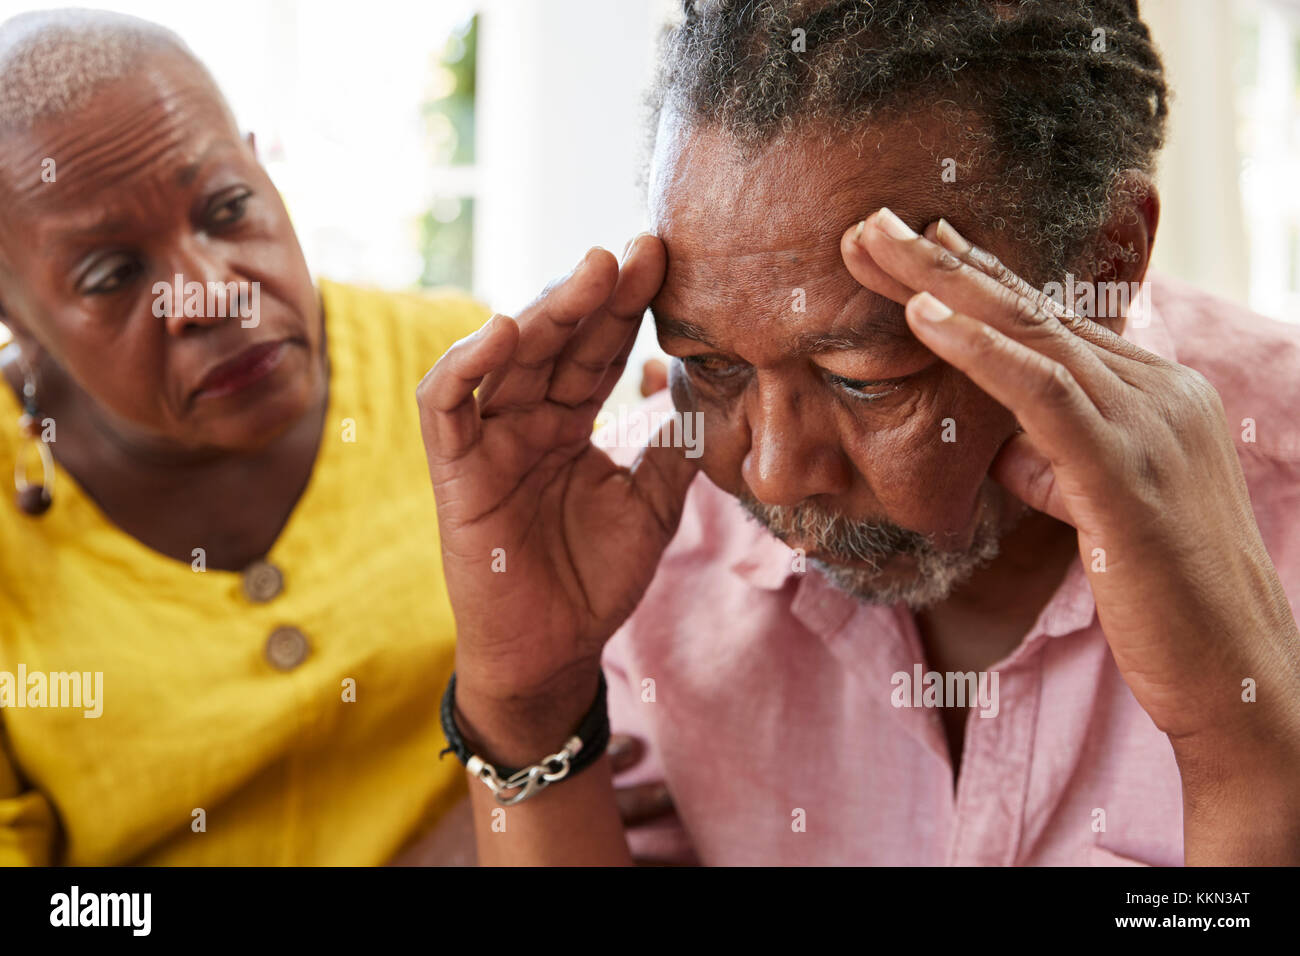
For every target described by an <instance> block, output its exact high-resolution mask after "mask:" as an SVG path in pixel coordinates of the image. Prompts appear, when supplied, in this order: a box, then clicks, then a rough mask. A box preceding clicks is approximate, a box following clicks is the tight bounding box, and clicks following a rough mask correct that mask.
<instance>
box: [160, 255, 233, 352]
mask: <svg viewBox="0 0 1300 956" xmlns="http://www.w3.org/2000/svg"><path fill="white" fill-rule="evenodd" d="M178 276H179V279H178V278H177V277H178ZM167 279H168V281H169V283H170V284H171V285H172V307H171V312H170V313H169V314H168V315H167V317H166V319H165V321H166V323H167V331H168V333H170V334H171V335H181V334H183V333H185V332H187V331H189V330H190V329H200V328H205V327H207V326H210V325H220V324H221V323H222V322H229V321H230V319H231V317H232V316H238V315H239V299H238V297H237V295H236V297H235V300H234V302H233V303H232V302H231V301H230V299H231V296H230V295H229V294H228V293H229V292H230V291H232V290H234V289H238V288H239V286H238V285H234V286H231V285H229V283H231V282H234V281H235V277H234V275H233V274H232V270H231V269H230V268H229V266H228V265H227V264H226V262H225V260H224V259H223V258H222V257H221V256H219V255H218V254H217V253H216V252H215V251H214V250H212V249H209V248H206V247H205V246H204V244H203V243H202V242H201V241H200V240H198V239H187V240H183V241H182V244H181V245H180V246H179V247H178V248H176V250H175V254H174V255H173V256H172V257H171V268H170V270H169V272H168V276H167ZM191 283H196V284H197V286H195V285H191ZM178 285H179V289H178V288H177V286H178ZM200 289H201V290H202V292H201V299H202V302H201V304H200V305H199V306H198V307H197V308H195V306H194V304H193V302H194V300H193V299H192V297H191V296H190V294H189V293H190V292H194V293H195V294H196V296H197V295H200V293H199V290H200ZM209 290H213V291H212V292H211V293H210V292H209ZM178 293H179V294H178ZM217 293H220V294H217ZM187 302H189V303H190V307H189V308H188V309H187V308H186V304H187Z"/></svg>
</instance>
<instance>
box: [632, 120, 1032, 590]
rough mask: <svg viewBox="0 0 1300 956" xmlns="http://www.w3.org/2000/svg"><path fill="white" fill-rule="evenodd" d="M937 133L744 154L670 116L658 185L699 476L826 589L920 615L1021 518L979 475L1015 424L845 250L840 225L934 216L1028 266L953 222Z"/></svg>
mask: <svg viewBox="0 0 1300 956" xmlns="http://www.w3.org/2000/svg"><path fill="white" fill-rule="evenodd" d="M936 135H938V134H937V132H936V133H931V134H930V135H929V136H928V138H927V135H926V131H925V130H923V129H918V128H916V127H915V126H910V125H909V126H902V127H886V128H884V129H883V130H882V131H881V135H880V136H879V138H878V139H868V140H867V141H866V145H865V146H864V147H863V148H862V150H861V152H859V150H858V149H856V148H855V147H854V146H853V145H852V144H849V143H843V144H840V145H835V146H829V147H828V146H826V145H824V144H823V143H822V142H821V141H820V140H819V139H817V138H800V139H794V140H788V141H786V142H783V143H778V144H777V145H775V146H773V147H771V148H769V149H767V150H765V151H764V152H763V153H762V154H761V155H759V156H757V157H752V158H749V159H746V158H744V157H742V156H741V155H740V154H739V153H738V152H737V151H736V150H735V149H733V148H732V147H731V146H730V145H729V144H728V142H727V140H726V139H725V137H724V136H723V135H722V134H720V133H718V132H717V131H716V130H713V129H709V128H698V127H697V128H690V127H685V126H680V125H674V121H673V120H672V118H671V117H669V118H667V119H666V120H665V122H664V123H663V124H662V125H661V128H660V135H659V140H658V144H657V148H656V153H655V161H654V169H653V174H652V181H651V216H652V228H653V229H654V230H655V231H656V232H657V233H658V235H659V236H660V237H661V238H662V239H663V241H664V243H665V245H666V248H667V250H668V272H667V277H666V279H665V282H664V285H663V288H662V289H661V290H660V292H659V294H658V296H657V297H656V298H655V300H654V302H653V303H652V308H653V311H654V316H655V319H656V325H657V330H658V335H659V342H660V344H661V345H662V347H663V348H664V350H665V351H667V352H668V353H669V354H670V355H672V356H674V357H675V358H676V361H674V362H673V367H672V369H671V372H670V384H671V390H672V395H673V400H674V402H675V404H676V406H677V408H678V409H679V410H680V411H683V412H701V413H703V416H704V417H703V423H704V430H703V454H702V458H701V465H702V467H703V470H704V472H705V474H707V475H708V477H709V478H710V479H711V480H712V481H713V482H714V484H716V485H717V486H718V487H719V488H721V489H723V490H724V491H727V492H729V493H731V494H732V495H735V496H736V497H737V498H739V499H740V500H741V502H742V503H743V504H745V506H746V507H747V508H748V510H749V511H750V513H751V514H753V515H754V516H755V517H756V518H758V519H759V520H760V521H761V522H763V523H764V524H765V525H767V526H768V527H769V529H771V530H772V531H773V532H774V533H775V534H776V535H777V536H778V537H780V538H781V539H782V540H784V541H785V542H786V543H787V544H788V545H790V546H791V547H792V548H802V549H804V551H805V553H806V554H807V555H808V557H809V558H810V559H811V560H813V561H814V562H816V564H817V565H818V566H819V567H820V568H821V569H822V570H823V571H824V572H826V573H827V574H828V576H829V577H830V578H831V580H832V581H834V582H835V583H837V584H839V585H840V586H842V587H844V588H845V589H847V590H850V591H851V592H853V593H855V594H857V595H858V596H860V597H862V598H865V599H868V600H877V601H894V600H906V601H908V602H909V603H912V604H914V605H917V606H921V605H924V604H927V603H932V602H933V601H936V600H940V599H942V598H943V597H944V596H945V595H946V594H947V593H948V592H949V591H950V590H951V588H952V587H953V586H954V585H955V584H956V583H957V582H959V581H960V580H961V579H963V578H964V577H965V576H967V575H968V574H969V573H970V571H972V570H973V569H974V568H975V567H976V566H978V565H979V564H980V563H982V562H984V561H986V560H988V559H989V558H991V557H992V556H993V554H994V553H995V552H996V545H997V539H998V537H999V536H1000V535H1001V533H1002V532H1003V531H1005V530H1006V528H1007V527H1009V525H1010V524H1011V523H1012V522H1014V520H1015V519H1016V518H1017V517H1018V516H1019V515H1020V514H1021V513H1022V512H1023V508H1022V506H1020V505H1019V504H1018V503H1016V502H1014V500H1012V499H1010V498H1009V496H1008V495H1007V494H1006V492H1005V491H1003V490H1002V489H1001V488H1000V486H998V485H996V484H994V483H993V481H992V480H991V479H990V478H989V477H988V471H989V466H990V465H991V463H992V461H993V459H994V456H995V455H996V453H997V451H998V449H999V448H1000V447H1001V445H1002V444H1003V443H1004V442H1005V441H1006V440H1007V438H1008V437H1010V436H1011V435H1012V434H1013V433H1014V431H1015V427H1016V426H1015V421H1014V419H1013V417H1012V416H1011V414H1010V413H1009V412H1007V411H1006V410H1005V409H1003V408H1002V407H1001V406H999V405H998V404H997V403H995V402H994V401H993V400H992V399H991V398H989V397H988V396H987V395H985V394H984V393H983V392H982V391H981V390H980V389H979V388H977V387H976V386H975V385H974V384H973V383H971V381H970V380H969V379H967V378H965V377H964V376H963V375H961V374H960V373H958V372H957V371H956V370H954V369H953V368H951V367H950V366H948V365H946V364H944V363H943V362H941V361H939V360H938V359H937V358H936V357H935V356H934V355H933V354H932V353H931V352H929V351H928V350H927V349H925V348H924V347H923V346H922V345H921V344H920V343H919V342H918V341H917V340H916V339H915V338H914V337H913V336H912V334H911V333H910V331H909V330H908V327H907V323H906V321H905V320H904V318H903V308H902V306H901V305H898V304H897V303H894V302H892V301H890V300H888V299H886V298H884V297H882V296H879V295H877V294H876V293H874V292H872V291H870V290H868V289H866V288H864V287H862V286H861V285H859V284H858V283H857V281H855V280H854V278H853V277H852V276H851V275H850V274H849V272H848V271H847V269H846V268H845V265H844V263H843V261H842V259H841V257H840V238H841V236H842V235H843V233H844V231H845V230H846V229H847V228H849V227H850V226H852V225H853V224H854V223H856V222H858V221H860V220H861V219H863V218H864V217H865V216H867V215H869V214H870V213H871V212H873V211H874V210H875V209H877V208H879V207H880V206H888V207H889V208H891V209H892V210H894V211H895V212H896V213H897V214H898V215H899V216H901V217H902V218H903V219H904V221H906V222H908V223H909V224H910V225H912V226H913V227H914V228H918V229H919V228H920V227H923V226H925V225H926V224H928V223H929V222H932V221H934V220H936V219H938V218H939V217H940V216H946V217H947V218H949V220H950V221H952V222H953V225H955V226H956V227H957V229H958V230H959V231H961V232H962V233H963V234H964V235H966V236H967V237H969V238H970V239H971V240H972V241H974V242H977V243H978V244H980V245H983V246H984V247H985V248H988V249H990V250H992V251H993V252H995V253H996V254H997V255H999V256H1000V257H1001V258H1002V259H1003V261H1004V262H1006V263H1007V264H1008V265H1009V266H1011V267H1012V268H1015V267H1017V266H1018V265H1019V264H1021V262H1022V261H1023V259H1024V257H1023V255H1019V254H1018V253H1017V250H1015V249H1014V248H1007V247H1006V244H1005V243H1004V242H1000V241H999V239H1000V237H999V236H998V234H997V233H994V232H990V231H989V230H988V229H987V228H982V224H981V223H979V222H970V221H963V220H962V217H961V215H960V208H959V207H958V204H957V203H956V201H955V200H954V199H953V198H952V197H953V191H954V190H956V189H958V188H960V187H959V186H957V185H955V184H951V183H944V182H943V180H942V178H941V173H942V167H941V166H940V165H939V164H938V163H937V161H936V160H935V159H934V155H935V152H934V149H933V147H934V146H935V136H936ZM877 143H878V144H879V146H878V147H877ZM940 155H943V154H942V153H940Z"/></svg>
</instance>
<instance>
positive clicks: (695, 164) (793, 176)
mask: <svg viewBox="0 0 1300 956" xmlns="http://www.w3.org/2000/svg"><path fill="white" fill-rule="evenodd" d="M945 139H946V133H945V128H944V127H943V126H942V125H939V124H927V123H924V122H922V121H919V120H897V121H894V122H891V123H882V124H880V125H877V126H865V127H863V128H862V129H861V130H860V131H859V132H857V133H855V134H853V135H849V134H839V133H837V134H831V133H827V132H825V131H823V130H821V129H808V130H802V131H799V130H796V131H793V132H791V133H787V134H785V135H783V136H781V137H779V138H777V139H776V140H774V141H772V142H771V143H768V144H766V145H763V146H762V147H752V148H748V149H746V148H744V147H742V146H740V145H737V144H736V143H735V142H734V141H733V140H732V138H731V137H730V135H729V134H728V133H727V132H726V131H724V130H722V129H720V128H718V127H716V126H709V125H698V124H697V125H691V124H688V123H684V122H682V121H680V120H678V119H675V118H672V117H670V118H667V119H665V120H663V121H661V123H660V127H659V135H658V137H657V140H656V149H655V154H654V160H653V166H652V171H651V181H650V215H651V220H652V225H653V226H654V228H655V230H656V231H657V232H658V234H659V235H660V236H661V237H662V238H663V239H664V241H665V242H666V243H668V244H669V245H670V246H671V245H672V244H673V243H674V242H676V243H677V244H678V245H679V246H680V250H679V254H682V255H684V254H687V253H690V254H692V255H701V256H703V255H709V254H718V253H720V252H722V251H724V249H730V248H732V246H733V243H732V240H737V241H735V242H734V247H735V250H736V251H739V250H740V249H742V248H743V249H745V250H749V251H750V252H753V253H761V252H765V251H787V252H789V253H790V254H792V255H793V254H796V253H797V251H802V252H803V254H805V255H806V254H808V252H810V251H812V250H814V249H818V248H819V247H821V246H824V245H825V238H826V237H827V236H828V235H831V236H832V237H833V238H831V241H830V245H831V246H832V247H833V246H836V245H837V244H838V239H839V235H840V233H842V232H843V230H844V229H845V228H847V226H848V225H850V224H852V223H853V222H856V221H858V220H860V219H863V218H865V217H866V216H867V215H869V214H870V213H871V212H873V211H874V210H875V209H878V208H879V207H880V206H889V207H890V208H891V209H894V210H896V211H898V212H900V214H903V215H904V216H905V217H907V216H908V214H911V215H914V216H916V217H919V218H923V217H925V216H926V215H927V214H929V213H931V212H933V213H934V214H935V217H936V218H937V216H938V215H939V214H941V212H942V209H943V205H944V203H945V201H951V197H950V196H948V195H947V192H948V191H950V190H951V184H947V183H945V182H944V181H943V175H942V174H943V166H942V163H941V160H942V155H943V153H944V151H945V150H944V147H945V145H947V144H946V142H945ZM948 151H949V152H953V151H954V150H948ZM742 239H743V241H739V240H742ZM720 241H721V242H720ZM669 251H670V254H671V253H672V249H671V248H670V250H669Z"/></svg>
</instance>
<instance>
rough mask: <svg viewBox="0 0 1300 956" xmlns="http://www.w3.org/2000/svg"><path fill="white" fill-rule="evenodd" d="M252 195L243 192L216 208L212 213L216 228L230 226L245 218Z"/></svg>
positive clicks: (212, 220)
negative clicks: (245, 211)
mask: <svg viewBox="0 0 1300 956" xmlns="http://www.w3.org/2000/svg"><path fill="white" fill-rule="evenodd" d="M252 195H253V194H252V193H250V192H243V193H240V194H239V195H237V196H232V197H231V198H230V199H227V200H225V201H224V202H222V203H220V204H219V205H218V206H216V208H215V209H213V211H212V216H211V222H212V224H213V225H215V226H229V225H231V224H232V223H236V222H239V220H241V219H243V218H244V210H245V207H246V206H247V205H248V200H249V199H250V198H251V197H252Z"/></svg>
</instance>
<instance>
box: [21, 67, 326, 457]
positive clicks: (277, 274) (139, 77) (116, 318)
mask: <svg viewBox="0 0 1300 956" xmlns="http://www.w3.org/2000/svg"><path fill="white" fill-rule="evenodd" d="M47 160H52V161H53V164H52V165H51V163H49V162H47ZM43 173H44V174H45V175H42V174H43ZM51 173H52V175H51ZM49 180H52V181H49ZM0 191H2V192H0V195H2V197H3V202H0V308H2V309H3V313H2V314H0V321H3V322H4V323H5V324H7V325H9V326H10V328H11V330H12V331H13V332H14V335H15V337H16V338H17V340H18V342H19V344H20V346H21V347H22V349H23V351H24V353H26V354H27V355H29V356H32V355H37V354H39V353H41V352H43V353H45V355H46V356H47V357H48V359H50V360H52V361H53V363H54V364H55V365H56V366H57V367H58V369H59V370H60V371H61V372H62V374H64V375H66V376H67V377H68V378H70V379H71V380H72V381H73V382H75V384H76V385H77V386H79V388H80V389H81V390H82V391H83V392H85V393H86V394H87V395H88V396H89V399H90V400H91V401H92V402H93V403H94V406H95V407H94V409H93V411H94V412H95V413H96V414H97V415H99V416H100V417H101V418H102V419H103V420H104V421H105V423H106V424H107V425H109V426H110V427H112V428H113V429H114V430H115V431H117V432H118V433H119V434H120V437H121V438H124V439H126V440H128V441H135V442H138V443H140V444H141V445H144V446H147V447H151V448H157V449H160V450H162V449H176V450H187V451H188V450H193V451H214V450H215V451H226V452H240V451H252V450H256V449H258V448H261V447H264V446H265V445H266V444H267V443H269V442H270V441H272V440H273V439H274V438H276V437H277V436H279V435H280V434H282V433H283V432H284V431H285V430H286V429H287V428H289V426H291V425H292V424H293V423H294V422H295V421H298V420H299V419H300V418H301V417H302V415H303V414H304V413H306V411H307V410H308V409H310V408H312V407H313V406H314V403H316V402H317V401H318V400H319V399H320V397H321V396H322V394H323V391H322V390H323V388H324V385H325V372H324V363H323V361H322V341H321V337H322V321H321V313H320V306H319V301H318V299H317V296H316V293H315V290H314V289H313V287H312V282H311V277H310V275H309V274H308V271H307V265H306V262H305V261H304V259H303V256H302V250H301V248H300V247H299V245H298V240H297V237H296V236H295V234H294V231H293V227H292V226H291V225H290V222H289V217H288V214H287V213H286V211H285V208H284V204H283V203H282V202H281V200H280V197H279V195H278V194H277V192H276V190H275V187H274V186H273V185H272V184H271V181H270V179H269V178H268V177H267V175H266V173H265V172H264V171H263V169H262V167H261V166H260V165H259V164H258V162H257V160H256V157H255V156H254V154H253V150H252V147H251V145H250V144H248V143H246V142H244V141H243V140H241V139H240V137H239V134H238V131H237V130H236V128H235V126H234V123H233V120H232V118H231V117H230V114H229V112H228V111H227V109H226V107H225V105H224V103H223V102H222V100H221V98H220V95H219V94H218V93H217V92H216V90H215V89H213V87H212V86H211V84H210V83H209V82H208V81H207V79H206V78H205V77H203V76H202V75H198V74H197V73H196V71H195V70H194V69H193V66H192V65H191V64H188V63H187V62H186V61H185V60H184V59H182V58H180V57H176V56H173V55H167V56H164V57H161V58H159V59H158V60H156V61H154V62H152V63H151V64H150V65H149V66H148V67H146V68H144V69H142V70H141V71H140V72H139V73H137V74H135V75H133V76H130V77H127V78H125V79H122V80H118V81H115V82H113V83H111V84H108V85H107V86H105V87H104V88H103V89H102V90H100V91H99V92H97V93H96V95H95V97H94V98H93V99H92V100H91V102H90V103H89V104H88V105H87V106H86V107H85V108H83V109H80V110H78V111H77V112H76V113H74V114H70V115H66V116H59V117H55V118H51V119H47V120H42V121H40V122H39V123H38V124H37V125H36V126H35V127H34V128H33V129H31V130H29V131H27V132H25V133H23V134H20V135H17V136H8V137H6V140H5V142H4V145H3V147H0ZM177 276H180V277H181V278H180V286H181V288H182V290H185V291H188V292H190V293H193V292H195V291H196V290H198V289H201V290H202V291H203V295H202V297H201V299H200V298H199V297H193V296H188V297H182V298H179V299H177V300H176V301H174V302H173V301H170V300H171V299H173V298H175V295H174V290H175V287H176V284H177V278H176V277H177ZM189 283H197V286H189V288H188V290H186V289H185V287H186V284H189ZM210 283H211V284H212V286H211V289H212V291H213V292H214V293H215V292H216V291H217V289H218V286H217V284H220V285H219V288H220V291H221V292H222V294H223V296H222V297H218V296H216V295H209V294H208V290H209V284H210ZM230 283H235V284H236V285H234V286H231V285H230ZM164 285H165V286H167V287H169V288H171V289H172V292H171V293H168V294H164V293H163V292H162V288H163V286H164ZM232 291H240V292H242V294H243V297H244V298H243V303H242V304H243V305H244V309H243V311H242V312H241V311H240V309H239V308H238V306H237V305H236V304H234V303H232V302H231V301H230V299H231V298H232V296H230V295H229V293H230V292H232ZM186 298H188V299H189V301H188V306H189V307H188V308H187V301H186ZM223 298H224V300H225V301H224V303H223ZM254 305H255V306H256V308H255V309H254V308H252V306H254Z"/></svg>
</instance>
